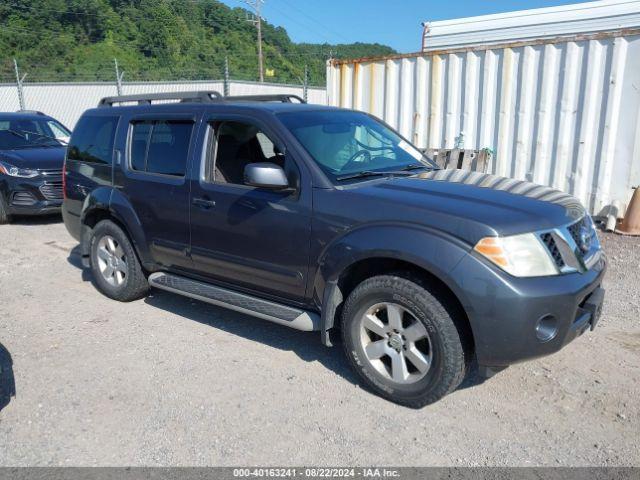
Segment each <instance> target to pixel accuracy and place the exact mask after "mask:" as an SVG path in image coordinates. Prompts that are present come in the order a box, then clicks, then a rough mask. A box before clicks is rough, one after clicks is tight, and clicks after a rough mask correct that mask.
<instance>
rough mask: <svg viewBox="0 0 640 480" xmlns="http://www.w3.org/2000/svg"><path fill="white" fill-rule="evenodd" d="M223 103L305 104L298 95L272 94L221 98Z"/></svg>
mask: <svg viewBox="0 0 640 480" xmlns="http://www.w3.org/2000/svg"><path fill="white" fill-rule="evenodd" d="M223 100H224V101H230V102H282V103H296V102H297V103H307V102H305V101H304V100H303V99H302V98H300V97H299V96H298V95H293V94H272V95H234V96H231V97H223ZM294 100H295V102H294Z"/></svg>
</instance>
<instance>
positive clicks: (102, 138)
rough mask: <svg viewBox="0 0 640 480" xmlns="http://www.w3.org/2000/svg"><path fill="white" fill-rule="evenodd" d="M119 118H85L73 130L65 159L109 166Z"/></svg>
mask: <svg viewBox="0 0 640 480" xmlns="http://www.w3.org/2000/svg"><path fill="white" fill-rule="evenodd" d="M118 119H119V117H110V116H104V117H103V116H99V117H91V116H88V117H87V116H85V117H82V118H81V119H80V121H78V124H77V125H76V127H75V128H74V129H73V134H72V135H71V140H70V141H69V150H68V154H67V158H68V159H69V160H79V161H81V162H88V163H101V164H106V165H111V161H112V158H113V141H114V138H115V135H116V128H117V126H118Z"/></svg>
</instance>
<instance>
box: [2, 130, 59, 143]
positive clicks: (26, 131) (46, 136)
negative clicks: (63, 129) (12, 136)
mask: <svg viewBox="0 0 640 480" xmlns="http://www.w3.org/2000/svg"><path fill="white" fill-rule="evenodd" d="M10 131H11V132H13V130H10ZM20 132H22V134H24V133H28V134H30V135H38V136H39V137H42V138H49V139H51V140H55V141H56V142H60V143H62V144H64V145H67V142H66V141H64V140H62V139H61V138H56V137H54V136H51V135H45V134H44V133H38V132H30V131H29V130H20ZM14 133H18V132H14ZM23 137H24V138H27V137H26V136H24V135H23ZM49 146H52V147H53V146H55V145H49Z"/></svg>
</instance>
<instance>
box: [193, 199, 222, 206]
mask: <svg viewBox="0 0 640 480" xmlns="http://www.w3.org/2000/svg"><path fill="white" fill-rule="evenodd" d="M191 203H193V204H194V205H197V206H199V207H202V208H211V207H215V206H216V202H215V201H213V200H207V199H206V198H194V199H193V200H191Z"/></svg>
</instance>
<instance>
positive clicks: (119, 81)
mask: <svg viewBox="0 0 640 480" xmlns="http://www.w3.org/2000/svg"><path fill="white" fill-rule="evenodd" d="M113 63H114V65H115V66H116V90H117V91H118V96H120V95H122V79H123V77H124V72H120V69H119V68H118V60H117V59H115V58H114V59H113Z"/></svg>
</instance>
